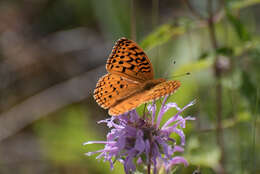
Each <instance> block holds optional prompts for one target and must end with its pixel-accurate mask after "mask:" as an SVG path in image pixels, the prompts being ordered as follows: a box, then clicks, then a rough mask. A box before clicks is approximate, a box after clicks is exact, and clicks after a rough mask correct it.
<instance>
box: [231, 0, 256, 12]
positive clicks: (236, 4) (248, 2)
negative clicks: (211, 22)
mask: <svg viewBox="0 0 260 174" xmlns="http://www.w3.org/2000/svg"><path fill="white" fill-rule="evenodd" d="M259 3H260V0H244V1H241V0H240V1H233V2H231V3H230V4H229V6H230V7H231V9H232V10H239V9H242V8H246V7H249V6H252V5H257V4H259Z"/></svg>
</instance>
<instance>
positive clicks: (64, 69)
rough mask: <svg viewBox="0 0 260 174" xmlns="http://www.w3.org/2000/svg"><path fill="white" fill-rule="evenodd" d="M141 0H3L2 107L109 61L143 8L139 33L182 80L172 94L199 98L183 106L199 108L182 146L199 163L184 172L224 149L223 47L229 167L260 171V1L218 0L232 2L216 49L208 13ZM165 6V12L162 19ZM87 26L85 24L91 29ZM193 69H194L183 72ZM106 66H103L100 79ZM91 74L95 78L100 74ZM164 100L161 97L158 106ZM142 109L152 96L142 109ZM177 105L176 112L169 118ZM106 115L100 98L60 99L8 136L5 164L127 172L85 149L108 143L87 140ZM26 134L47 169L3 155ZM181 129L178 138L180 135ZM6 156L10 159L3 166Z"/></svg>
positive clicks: (157, 63) (157, 61)
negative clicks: (218, 71)
mask: <svg viewBox="0 0 260 174" xmlns="http://www.w3.org/2000/svg"><path fill="white" fill-rule="evenodd" d="M190 1H191V2H192V4H193V5H194V7H195V8H196V9H197V10H199V11H200V12H201V14H204V13H206V12H207V9H204V8H203V7H205V6H206V5H205V2H206V1H196V0H190ZM134 2H135V8H136V9H135V10H133V9H131V8H130V7H131V1H130V0H125V1H122V0H105V1H101V0H77V1H74V0H53V1H51V0H41V1H37V2H36V1H32V0H26V1H17V0H13V1H9V0H3V2H1V3H0V19H1V21H2V22H1V24H0V61H1V62H0V80H1V84H0V96H1V98H0V111H1V113H5V112H6V111H8V110H10V108H12V107H14V106H16V105H19V104H20V103H22V102H23V101H26V100H27V99H28V98H30V97H31V96H34V95H37V94H38V93H40V92H41V91H45V90H47V89H49V88H51V87H53V86H55V85H59V84H60V83H62V82H64V81H66V80H68V79H73V78H74V77H77V76H78V75H79V74H83V73H88V72H89V71H91V70H93V67H98V66H99V65H104V64H105V62H106V57H107V56H108V55H109V53H110V50H111V49H112V44H113V43H114V41H115V40H117V39H118V38H120V37H122V36H124V37H128V38H129V37H130V36H132V35H131V26H132V25H133V20H131V16H133V14H132V13H133V12H135V14H134V15H135V16H136V36H137V41H139V40H141V42H138V43H139V44H140V46H141V47H142V48H143V49H144V50H145V51H146V53H147V55H148V57H149V58H150V59H151V61H152V63H153V67H154V70H155V72H156V76H158V77H159V76H160V77H165V76H166V77H167V78H168V79H178V80H180V81H181V83H182V86H181V87H180V89H179V90H178V92H177V93H176V94H174V95H172V96H171V97H170V99H169V101H172V102H176V103H177V104H178V106H180V107H183V106H184V105H186V104H188V103H189V102H190V101H192V100H194V99H196V105H195V106H193V107H191V108H189V110H188V111H185V113H184V114H185V115H192V116H195V117H196V121H190V122H189V123H188V126H187V128H186V129H185V133H186V140H187V142H186V146H185V153H184V154H183V155H184V156H185V158H186V159H187V160H188V161H189V163H190V166H189V167H187V168H184V167H182V166H180V167H178V168H176V172H175V173H177V174H180V173H182V174H190V173H192V172H193V171H194V170H196V169H197V168H200V170H201V172H202V173H203V174H214V173H217V171H218V167H219V160H220V157H221V149H220V147H219V146H218V144H217V140H216V122H217V119H216V95H218V94H216V90H215V87H216V83H217V80H216V78H215V72H214V62H215V57H216V56H218V57H219V59H220V60H221V63H222V65H223V67H222V70H223V72H222V77H221V79H220V82H221V84H222V86H223V90H222V92H223V93H222V105H223V108H222V125H223V140H224V141H223V144H224V149H225V153H224V155H225V156H224V157H225V169H226V171H227V173H232V174H233V173H235V174H249V173H260V168H259V165H257V164H259V163H260V139H259V137H260V136H259V132H260V131H259V114H260V109H259V108H260V101H259V100H260V99H259V96H260V94H259V92H260V90H259V86H260V83H259V82H260V68H259V67H260V33H259V27H260V21H259V17H258V16H259V15H260V13H259V9H260V1H259V0H225V1H215V3H216V4H215V5H216V6H219V4H218V3H223V4H222V9H221V10H220V12H219V14H218V17H216V19H215V21H214V22H215V30H216V39H217V42H218V48H217V49H216V50H213V49H212V46H211V40H210V37H209V32H208V27H207V23H206V21H202V20H201V19H199V18H197V17H196V15H194V14H193V13H192V12H191V11H189V9H188V8H186V6H185V5H184V4H183V1H177V0H174V1H171V0H164V1H158V2H159V4H160V5H159V7H158V9H156V8H157V7H154V6H153V5H152V3H151V2H150V1H148V0H141V1H134ZM220 6H221V5H220ZM215 9H217V7H216V8H215ZM156 10H158V20H157V21H154V20H155V18H153V15H154V11H156ZM154 23H156V25H154ZM79 28H84V29H85V30H84V32H81V31H82V30H78V29H79ZM64 33H65V34H64ZM73 34H74V35H73ZM76 36H77V37H76ZM75 37H76V38H77V39H75V40H74V39H73V38H75ZM65 38H66V39H65ZM84 38H86V40H84ZM55 39H56V40H55ZM59 39H60V40H59ZM81 39H82V40H81ZM82 42H83V46H82ZM85 43H86V45H87V46H86V47H84V44H85ZM106 44H107V45H106ZM66 46H68V47H69V48H67V50H66V49H65V50H64V51H63V52H61V51H60V50H62V49H60V48H66ZM36 47H37V48H38V49H35V48H36ZM28 48H30V49H28ZM72 48H75V49H74V50H73V49H72ZM34 49H35V50H34ZM30 51H31V52H30ZM103 51H104V52H105V53H104V54H102V52H103ZM20 56H22V57H20ZM28 57H29V58H31V59H27V58H28ZM173 60H175V61H176V64H174V65H173V63H172V62H173ZM30 61H31V62H30ZM30 63H31V64H30ZM28 64H29V65H28ZM90 64H91V65H93V66H89V65H90ZM187 72H190V75H189V76H186V75H183V74H185V73H187ZM102 73H103V72H102ZM165 73H168V75H164V74H165ZM101 75H102V74H101V73H99V74H98V73H97V74H96V77H95V78H98V77H100V76H101ZM93 78H94V77H93ZM89 83H90V85H92V86H93V87H94V85H95V84H94V83H93V82H89ZM92 83H93V84H92ZM78 85H80V84H78ZM77 90H78V89H75V91H76V92H77ZM57 93H59V91H57ZM68 93H69V94H70V93H71V95H72V96H73V94H74V93H73V92H72V91H68ZM86 93H88V92H87V91H86ZM50 95H52V94H50ZM87 95H89V96H90V95H92V94H91V93H90V94H87ZM72 98H73V97H72ZM161 102H162V100H159V101H157V106H158V108H159V106H160V105H161ZM51 104H52V103H51ZM44 106H46V105H44ZM47 106H48V105H47ZM143 109H144V105H143V106H141V107H139V108H138V112H140V113H141V112H143ZM175 112H176V111H175V110H173V109H172V110H170V111H168V112H167V113H166V115H165V117H164V118H163V120H162V121H163V122H164V121H165V120H167V118H169V117H170V116H172V115H173V114H174V113H175ZM0 117H1V115H0ZM106 117H107V113H106V112H103V110H102V109H101V108H99V107H98V106H97V104H95V103H94V101H93V99H92V96H91V97H85V99H84V100H83V101H82V99H79V101H78V103H70V105H68V106H65V107H64V108H57V110H56V111H55V112H53V113H50V114H48V115H47V116H45V117H44V118H41V119H39V120H37V121H35V122H34V123H33V124H32V125H27V127H26V128H25V129H24V130H21V132H19V133H18V134H17V135H16V134H14V135H13V136H12V137H9V138H8V139H7V140H5V142H3V144H2V145H1V144H0V154H1V156H2V158H1V157H0V161H2V162H1V163H0V173H17V172H14V171H15V169H14V168H15V167H16V165H17V166H18V167H17V169H16V170H18V169H19V170H21V172H20V173H21V174H23V173H92V174H95V173H123V167H122V165H121V164H119V163H117V164H116V167H115V169H114V170H113V171H110V168H109V164H108V163H107V162H106V163H103V161H102V160H101V161H100V162H98V160H96V159H95V156H91V157H88V156H85V155H84V153H86V152H88V151H95V150H99V149H101V148H102V146H96V145H88V146H87V147H84V146H83V145H82V143H84V142H85V141H90V140H104V139H105V138H106V137H105V135H106V133H107V132H108V131H109V130H107V129H105V128H104V126H103V125H97V124H96V121H97V120H101V119H104V118H106ZM22 133H29V134H30V135H32V136H33V137H34V140H35V141H36V142H37V144H36V145H35V147H34V148H35V149H37V150H39V151H40V153H39V154H38V153H37V154H36V153H35V154H34V153H33V152H31V153H33V154H31V153H29V152H28V153H29V154H31V156H37V157H38V158H39V159H40V160H39V161H40V162H39V163H44V164H45V166H44V167H43V168H44V169H43V172H42V170H40V169H39V168H36V169H35V168H34V165H35V164H36V163H37V162H36V161H37V160H31V159H27V158H25V159H24V160H20V161H18V162H17V160H16V158H17V156H19V155H17V154H19V153H17V154H15V152H13V153H14V154H15V155H13V156H10V158H8V159H7V160H6V159H5V158H4V156H5V153H4V151H6V152H7V153H8V152H9V151H8V149H9V148H10V147H11V146H10V144H18V145H20V143H21V144H22V143H23V142H21V141H19V142H15V141H14V142H15V143H9V141H10V142H13V141H12V140H16V139H17V137H16V136H19V135H20V134H22ZM22 135H23V134H22ZM174 138H176V139H177V141H179V139H178V138H179V137H177V136H174ZM25 140H26V139H25ZM25 140H24V141H25ZM5 143H6V144H7V145H6V144H5ZM22 157H23V156H22ZM22 159H23V158H22ZM33 159H34V158H33ZM5 160H6V161H7V162H5ZM6 163H8V164H9V165H1V164H6ZM24 163H26V165H24V166H23V165H21V164H24ZM37 164H38V163H37ZM2 166H4V167H2ZM10 166H11V167H10ZM25 166H26V167H25ZM23 168H24V170H22V169H23ZM28 168H29V169H28ZM22 171H25V172H22ZM46 171H48V172H46Z"/></svg>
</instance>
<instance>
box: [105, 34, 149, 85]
mask: <svg viewBox="0 0 260 174" xmlns="http://www.w3.org/2000/svg"><path fill="white" fill-rule="evenodd" d="M106 69H107V71H108V72H110V73H111V74H118V75H121V76H123V77H127V78H129V79H132V80H136V81H140V82H144V81H146V80H151V79H153V76H154V75H153V68H152V64H151V62H150V60H149V59H148V57H147V55H146V54H145V53H144V51H143V49H142V48H140V47H139V46H138V45H137V44H136V43H135V42H134V41H131V40H128V39H126V38H121V39H119V40H118V41H117V42H116V44H115V46H114V47H113V50H112V53H111V54H110V56H109V58H108V60H107V65H106Z"/></svg>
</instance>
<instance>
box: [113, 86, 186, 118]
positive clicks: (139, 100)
mask: <svg viewBox="0 0 260 174" xmlns="http://www.w3.org/2000/svg"><path fill="white" fill-rule="evenodd" d="M180 85H181V84H180V82H179V81H166V82H162V83H159V84H158V85H156V86H154V87H153V88H151V89H149V90H144V91H143V92H139V93H136V94H135V95H132V96H130V97H129V98H127V99H126V100H123V101H122V102H120V103H118V104H117V105H115V106H113V107H111V108H110V109H109V115H121V114H123V113H125V112H127V111H131V110H133V109H135V108H136V107H138V106H139V105H141V104H143V103H147V102H149V101H153V100H156V99H159V98H161V97H164V96H166V95H170V94H172V93H174V92H175V91H176V90H177V89H178V88H179V87H180Z"/></svg>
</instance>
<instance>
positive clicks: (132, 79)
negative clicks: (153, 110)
mask: <svg viewBox="0 0 260 174" xmlns="http://www.w3.org/2000/svg"><path fill="white" fill-rule="evenodd" d="M106 69H107V71H108V73H107V74H105V75H104V76H103V77H101V78H100V79H99V80H98V82H97V85H96V88H95V90H94V99H95V100H96V102H97V103H98V104H99V105H100V106H101V107H102V108H104V109H109V111H108V114H109V115H111V116H118V115H121V114H124V113H126V112H128V111H131V110H133V109H135V108H137V107H138V106H140V105H141V104H144V103H147V102H150V101H154V100H157V99H159V98H161V97H164V96H166V95H170V94H172V93H174V92H175V91H176V90H177V89H178V88H179V87H180V85H181V83H180V82H179V81H177V80H168V81H167V80H166V79H163V78H159V79H154V72H153V67H152V64H151V62H150V60H149V59H148V57H147V55H146V54H145V53H144V51H143V50H142V48H141V47H139V46H138V45H137V44H136V43H135V42H134V41H132V40H129V39H126V38H124V37H123V38H121V39H119V40H118V41H117V42H116V43H115V46H114V47H113V50H112V52H111V54H110V56H109V58H108V60H107V64H106Z"/></svg>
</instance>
